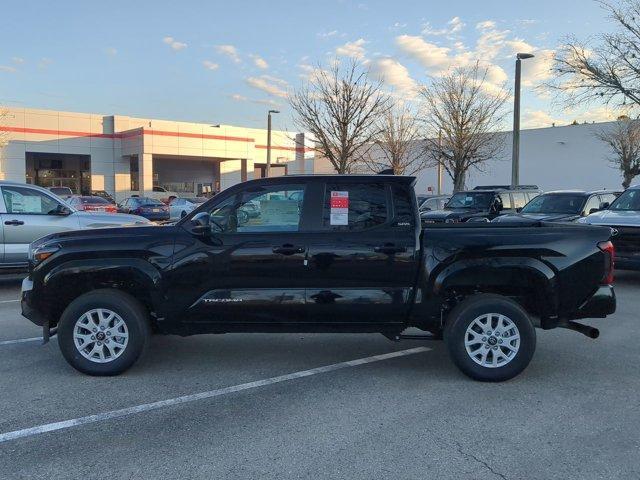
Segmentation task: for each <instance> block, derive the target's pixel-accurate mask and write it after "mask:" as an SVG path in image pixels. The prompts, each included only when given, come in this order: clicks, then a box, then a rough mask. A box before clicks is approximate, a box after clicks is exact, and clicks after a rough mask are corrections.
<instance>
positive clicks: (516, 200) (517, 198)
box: [511, 192, 527, 208]
mask: <svg viewBox="0 0 640 480" xmlns="http://www.w3.org/2000/svg"><path fill="white" fill-rule="evenodd" d="M511 195H513V208H522V207H524V206H525V205H526V203H527V201H526V199H525V198H524V193H522V192H513V193H512V194H511Z"/></svg>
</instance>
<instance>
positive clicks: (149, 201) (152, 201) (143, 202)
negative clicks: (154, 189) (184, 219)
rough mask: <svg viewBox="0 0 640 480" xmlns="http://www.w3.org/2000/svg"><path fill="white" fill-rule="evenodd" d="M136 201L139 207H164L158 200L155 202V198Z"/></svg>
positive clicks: (139, 198)
mask: <svg viewBox="0 0 640 480" xmlns="http://www.w3.org/2000/svg"><path fill="white" fill-rule="evenodd" d="M136 200H137V202H138V203H139V204H140V205H164V203H162V202H161V201H160V200H156V199H155V198H149V197H138V198H137V199H136Z"/></svg>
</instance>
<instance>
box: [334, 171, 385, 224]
mask: <svg viewBox="0 0 640 480" xmlns="http://www.w3.org/2000/svg"><path fill="white" fill-rule="evenodd" d="M338 199H339V200H338ZM332 202H333V203H332ZM388 215H389V208H388V205H387V191H386V188H385V185H384V184H382V183H327V186H326V190H325V195H324V208H323V212H322V225H323V227H325V228H328V229H331V230H337V231H358V230H366V229H368V228H372V227H375V226H377V225H382V224H384V223H386V221H387V220H388Z"/></svg>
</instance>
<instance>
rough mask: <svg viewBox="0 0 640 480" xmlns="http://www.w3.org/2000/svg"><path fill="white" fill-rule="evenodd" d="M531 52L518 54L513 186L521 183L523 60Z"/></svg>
mask: <svg viewBox="0 0 640 480" xmlns="http://www.w3.org/2000/svg"><path fill="white" fill-rule="evenodd" d="M533 57H534V55H533V54H531V53H518V54H517V55H516V85H515V94H514V97H513V153H512V156H511V187H515V186H517V185H518V184H519V183H520V76H521V70H522V60H526V59H527V58H533Z"/></svg>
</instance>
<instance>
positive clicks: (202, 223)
mask: <svg viewBox="0 0 640 480" xmlns="http://www.w3.org/2000/svg"><path fill="white" fill-rule="evenodd" d="M210 220H211V218H210V215H209V213H208V212H200V213H198V214H197V215H195V216H194V217H193V218H192V219H191V231H192V232H193V233H196V234H198V235H205V234H207V233H210V232H211V221H210Z"/></svg>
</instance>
